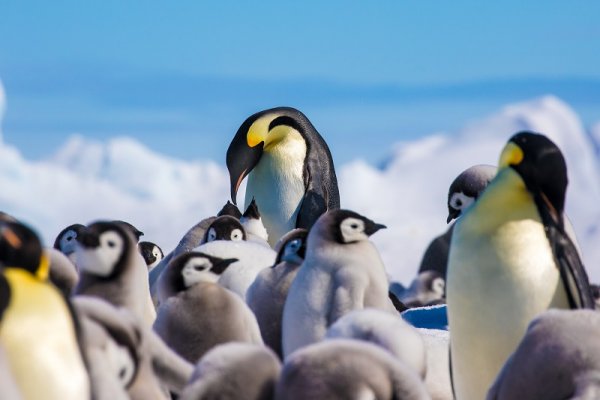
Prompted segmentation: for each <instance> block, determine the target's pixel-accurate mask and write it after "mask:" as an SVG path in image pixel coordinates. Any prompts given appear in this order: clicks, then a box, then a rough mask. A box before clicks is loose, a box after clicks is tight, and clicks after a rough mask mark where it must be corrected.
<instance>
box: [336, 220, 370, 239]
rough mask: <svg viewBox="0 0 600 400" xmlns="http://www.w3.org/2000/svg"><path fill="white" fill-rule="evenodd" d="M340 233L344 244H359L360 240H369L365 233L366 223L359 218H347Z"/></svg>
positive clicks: (341, 226)
mask: <svg viewBox="0 0 600 400" xmlns="http://www.w3.org/2000/svg"><path fill="white" fill-rule="evenodd" d="M340 231H341V233H342V239H343V240H344V243H351V242H357V241H359V240H368V239H369V237H368V236H367V234H366V233H365V222H364V221H363V220H360V219H358V218H346V219H345V220H343V221H342V223H341V224H340Z"/></svg>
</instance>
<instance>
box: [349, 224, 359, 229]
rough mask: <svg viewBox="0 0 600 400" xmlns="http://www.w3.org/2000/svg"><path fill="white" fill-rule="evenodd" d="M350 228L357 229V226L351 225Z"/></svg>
mask: <svg viewBox="0 0 600 400" xmlns="http://www.w3.org/2000/svg"><path fill="white" fill-rule="evenodd" d="M350 228H352V229H358V224H352V225H350Z"/></svg>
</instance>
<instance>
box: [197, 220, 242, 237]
mask: <svg viewBox="0 0 600 400" xmlns="http://www.w3.org/2000/svg"><path fill="white" fill-rule="evenodd" d="M215 240H231V241H234V242H237V241H240V240H246V231H245V230H244V227H243V226H242V224H241V223H240V221H239V220H238V219H236V218H234V217H230V216H229V215H223V216H222V217H217V218H216V219H215V220H214V221H213V222H212V223H211V224H210V226H209V227H208V229H207V230H206V233H205V234H204V239H203V240H202V243H208V242H213V241H215Z"/></svg>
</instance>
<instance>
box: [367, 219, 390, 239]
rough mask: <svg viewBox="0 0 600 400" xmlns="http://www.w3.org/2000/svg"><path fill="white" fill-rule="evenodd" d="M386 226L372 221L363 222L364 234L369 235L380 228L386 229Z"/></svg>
mask: <svg viewBox="0 0 600 400" xmlns="http://www.w3.org/2000/svg"><path fill="white" fill-rule="evenodd" d="M386 228H387V226H385V225H382V224H376V223H375V222H373V221H367V223H366V224H365V234H366V235H367V236H371V235H372V234H374V233H375V232H377V231H378V230H380V229H386Z"/></svg>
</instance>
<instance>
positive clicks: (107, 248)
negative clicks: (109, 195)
mask: <svg viewBox="0 0 600 400" xmlns="http://www.w3.org/2000/svg"><path fill="white" fill-rule="evenodd" d="M77 243H78V245H77V250H76V254H77V266H78V268H79V271H80V278H79V282H78V284H77V286H76V287H75V290H74V291H73V293H74V294H85V295H90V296H97V297H100V298H102V299H104V300H106V301H108V302H109V303H112V304H114V305H115V306H123V307H125V308H127V309H128V310H130V311H131V312H132V313H133V314H134V315H136V316H137V317H139V318H141V319H143V320H144V321H146V323H148V325H152V323H153V322H154V319H155V318H156V312H155V310H154V306H153V304H152V299H151V298H150V288H149V283H148V268H147V267H146V263H145V262H144V259H143V258H142V256H141V254H140V253H139V252H138V249H137V239H136V238H135V237H134V234H133V232H132V231H131V230H130V229H129V228H127V226H126V225H124V224H122V223H120V222H114V221H112V222H111V221H98V222H94V223H92V224H90V225H89V226H87V227H86V228H85V230H83V231H82V232H81V233H80V234H79V236H78V237H77Z"/></svg>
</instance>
